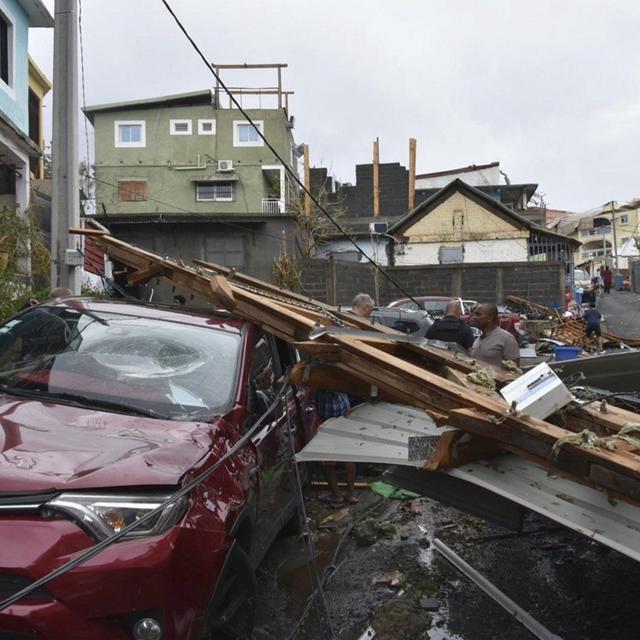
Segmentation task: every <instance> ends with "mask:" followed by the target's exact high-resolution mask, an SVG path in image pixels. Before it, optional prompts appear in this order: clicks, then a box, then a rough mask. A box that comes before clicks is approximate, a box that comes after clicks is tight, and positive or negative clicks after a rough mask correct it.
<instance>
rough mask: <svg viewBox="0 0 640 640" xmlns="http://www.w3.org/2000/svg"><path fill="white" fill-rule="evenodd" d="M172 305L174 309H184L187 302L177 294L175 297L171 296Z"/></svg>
mask: <svg viewBox="0 0 640 640" xmlns="http://www.w3.org/2000/svg"><path fill="white" fill-rule="evenodd" d="M173 304H174V305H175V306H176V307H184V306H185V305H186V304H187V301H186V300H185V298H184V296H183V295H181V294H179V293H177V294H176V295H175V296H173Z"/></svg>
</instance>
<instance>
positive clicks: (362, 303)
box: [351, 293, 376, 318]
mask: <svg viewBox="0 0 640 640" xmlns="http://www.w3.org/2000/svg"><path fill="white" fill-rule="evenodd" d="M375 306H376V303H375V302H374V300H373V298H372V297H371V296H370V295H369V294H368V293H358V294H357V295H356V296H355V298H354V299H353V301H352V302H351V312H352V313H355V315H357V316H360V317H362V318H368V317H369V316H370V315H371V312H372V311H373V308H374V307H375Z"/></svg>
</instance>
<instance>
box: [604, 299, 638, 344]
mask: <svg viewBox="0 0 640 640" xmlns="http://www.w3.org/2000/svg"><path fill="white" fill-rule="evenodd" d="M598 309H600V312H601V313H602V314H603V315H604V326H605V327H606V329H607V331H610V332H611V333H615V334H616V335H619V336H622V337H623V338H639V337H640V293H634V292H632V291H612V292H611V293H610V294H609V295H607V294H605V293H603V294H602V295H601V296H600V297H599V298H598Z"/></svg>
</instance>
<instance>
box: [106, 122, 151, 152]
mask: <svg viewBox="0 0 640 640" xmlns="http://www.w3.org/2000/svg"><path fill="white" fill-rule="evenodd" d="M114 127H115V146H116V147H144V146H146V133H145V123H144V120H116V122H115V123H114Z"/></svg>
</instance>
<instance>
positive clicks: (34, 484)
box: [0, 396, 225, 493]
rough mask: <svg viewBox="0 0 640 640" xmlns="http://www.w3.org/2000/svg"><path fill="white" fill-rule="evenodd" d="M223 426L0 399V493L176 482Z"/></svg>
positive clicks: (219, 440)
mask: <svg viewBox="0 0 640 640" xmlns="http://www.w3.org/2000/svg"><path fill="white" fill-rule="evenodd" d="M222 427H223V422H222V420H221V419H216V421H215V422H214V423H212V424H207V423H202V422H176V421H173V420H156V419H154V418H146V417H140V416H129V415H122V414H115V413H108V412H103V411H96V410H95V409H83V408H78V407H71V406H67V405H62V404H55V403H48V402H40V401H35V400H22V399H17V398H12V397H11V396H4V397H0V493H36V492H46V491H51V490H59V489H64V490H67V489H96V488H106V487H125V486H136V485H138V486H139V485H148V486H158V485H165V486H166V485H176V484H178V482H179V481H180V478H181V476H182V475H183V474H184V473H185V472H186V471H188V470H189V469H191V468H192V467H193V466H194V465H195V464H197V462H198V461H199V460H200V459H201V458H202V457H203V456H205V455H206V454H207V453H208V452H209V451H211V450H212V449H213V450H214V452H215V451H216V450H218V453H219V450H221V449H222V448H223V447H224V446H225V442H224V440H225V438H224V437H221V432H222V431H223V428H222ZM216 436H217V437H216Z"/></svg>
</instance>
